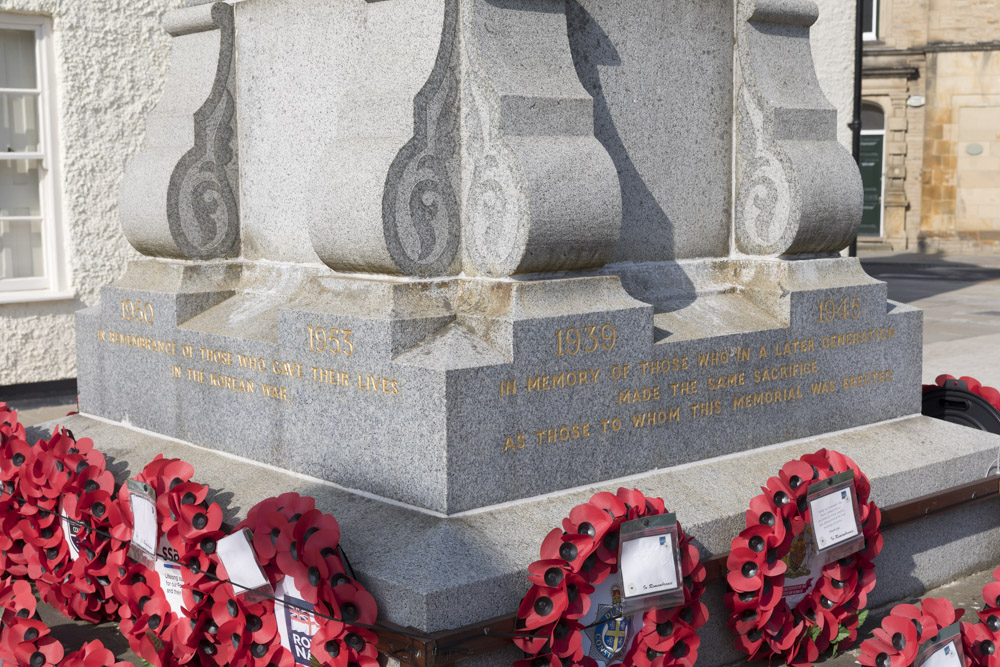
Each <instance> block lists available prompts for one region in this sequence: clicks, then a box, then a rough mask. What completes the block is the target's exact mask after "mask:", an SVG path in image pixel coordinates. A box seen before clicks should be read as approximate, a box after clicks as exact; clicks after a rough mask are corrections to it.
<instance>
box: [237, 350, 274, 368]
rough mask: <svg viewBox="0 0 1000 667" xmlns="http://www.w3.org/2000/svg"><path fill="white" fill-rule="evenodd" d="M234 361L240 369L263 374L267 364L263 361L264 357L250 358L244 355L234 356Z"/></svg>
mask: <svg viewBox="0 0 1000 667" xmlns="http://www.w3.org/2000/svg"><path fill="white" fill-rule="evenodd" d="M236 361H237V363H239V365H240V368H246V369H249V370H251V371H260V372H261V373H264V372H266V371H267V362H265V361H264V357H256V358H254V357H250V356H247V355H245V354H239V353H237V354H236Z"/></svg>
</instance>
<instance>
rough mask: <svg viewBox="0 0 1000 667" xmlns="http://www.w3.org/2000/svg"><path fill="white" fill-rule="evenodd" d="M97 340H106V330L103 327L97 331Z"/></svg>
mask: <svg viewBox="0 0 1000 667" xmlns="http://www.w3.org/2000/svg"><path fill="white" fill-rule="evenodd" d="M97 340H102V341H107V340H108V337H107V332H105V331H104V330H103V329H102V330H99V331H98V332H97Z"/></svg>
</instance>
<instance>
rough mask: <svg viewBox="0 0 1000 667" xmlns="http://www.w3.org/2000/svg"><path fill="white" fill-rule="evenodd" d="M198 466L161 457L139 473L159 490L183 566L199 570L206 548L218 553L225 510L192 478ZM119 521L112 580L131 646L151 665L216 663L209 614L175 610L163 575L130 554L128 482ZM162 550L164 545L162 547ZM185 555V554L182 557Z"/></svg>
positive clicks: (161, 529) (159, 510) (164, 526)
mask: <svg viewBox="0 0 1000 667" xmlns="http://www.w3.org/2000/svg"><path fill="white" fill-rule="evenodd" d="M193 475H194V468H193V467H192V466H191V464H190V463H187V462H186V461H182V460H180V459H164V458H162V456H159V455H157V457H156V458H155V459H154V460H153V461H152V462H151V463H150V464H149V465H147V466H146V467H145V468H143V470H142V473H140V474H139V475H137V476H136V480H138V481H140V482H145V483H146V484H148V485H149V486H150V487H151V488H152V489H153V491H154V492H155V493H156V520H157V525H158V533H159V535H160V536H161V537H164V538H166V540H167V543H168V544H169V548H170V549H171V550H173V552H174V553H175V554H176V555H177V557H178V559H179V564H180V570H181V571H182V572H184V570H186V569H188V568H192V569H197V568H198V564H199V563H200V562H202V559H203V557H204V553H205V552H206V551H207V552H209V553H214V552H215V544H216V541H217V540H218V539H219V537H221V536H222V535H223V533H222V531H221V528H222V509H221V508H220V507H219V506H218V504H216V503H209V502H208V500H207V496H208V492H209V489H208V487H206V486H203V485H201V484H197V483H195V482H192V481H191V478H192V476H193ZM116 504H117V511H118V513H119V514H120V516H121V521H120V522H119V524H118V525H115V526H113V527H112V528H111V535H112V537H114V538H115V540H114V542H116V544H117V547H118V548H117V551H116V552H115V553H114V555H113V557H112V558H110V559H109V560H110V561H112V562H114V563H116V564H117V567H118V572H117V574H116V576H115V578H114V581H113V583H112V590H113V592H114V594H115V598H116V599H117V601H118V603H119V604H120V605H121V606H120V608H119V615H120V620H119V629H120V630H121V632H122V634H123V635H124V636H125V637H126V638H127V639H128V642H129V646H130V647H131V648H132V650H133V651H134V652H135V653H137V654H138V655H140V656H141V657H142V658H143V659H144V660H146V661H147V662H149V663H150V664H152V665H154V666H156V667H160V666H161V665H182V664H189V663H193V664H212V663H213V661H214V658H213V657H212V656H213V655H214V648H215V642H216V638H215V637H213V636H212V635H213V633H214V632H215V631H217V630H218V628H216V627H215V626H213V625H212V624H211V622H210V619H208V618H207V617H206V616H205V615H204V614H201V617H200V619H199V618H198V616H197V613H196V612H197V610H195V609H188V608H187V607H185V608H184V612H185V613H186V615H185V617H184V618H181V617H179V615H178V614H177V613H176V612H175V611H174V610H172V609H171V606H170V603H169V601H168V599H167V596H166V594H165V593H164V589H163V584H164V582H161V581H160V577H159V575H158V574H157V573H156V572H155V571H153V570H151V569H149V568H148V567H146V566H145V565H143V564H142V563H137V562H134V561H132V560H131V559H128V558H127V557H125V553H124V551H123V550H125V549H127V547H128V542H129V541H130V540H131V539H132V532H133V516H132V504H131V499H130V494H129V489H128V486H127V485H124V486H122V487H121V489H120V490H119V492H118V497H117V503H116ZM157 548H158V549H159V545H158V547H157ZM181 554H184V557H183V558H182V557H181Z"/></svg>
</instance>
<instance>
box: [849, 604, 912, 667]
mask: <svg viewBox="0 0 1000 667" xmlns="http://www.w3.org/2000/svg"><path fill="white" fill-rule="evenodd" d="M872 634H873V637H872V638H871V639H868V640H866V641H865V642H863V643H862V644H861V654H860V655H859V656H858V661H859V662H860V663H861V664H862V665H865V666H866V667H905V666H906V665H910V664H911V663H912V662H913V659H914V658H915V657H916V655H917V649H918V648H919V644H918V643H917V629H916V628H915V627H914V625H913V624H912V623H911V622H910V621H909V620H908V619H905V618H900V617H898V616H892V615H890V616H886V617H885V618H884V619H882V626H881V627H879V628H875V629H874V630H873V631H872Z"/></svg>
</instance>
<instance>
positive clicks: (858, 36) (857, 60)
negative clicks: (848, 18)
mask: <svg viewBox="0 0 1000 667" xmlns="http://www.w3.org/2000/svg"><path fill="white" fill-rule="evenodd" d="M863 5H864V0H857V9H856V11H855V13H854V117H853V118H852V119H851V122H850V123H849V124H848V127H850V128H851V155H853V156H854V161H855V162H856V163H858V167H859V168H860V166H861V45H862V43H863V41H864V31H865V29H864V25H863V24H862V20H861V19H862V14H863V13H864V10H863ZM848 254H849V255H850V256H851V257H857V256H858V236H857V234H855V235H854V240H853V241H851V246H850V249H849V250H848Z"/></svg>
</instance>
